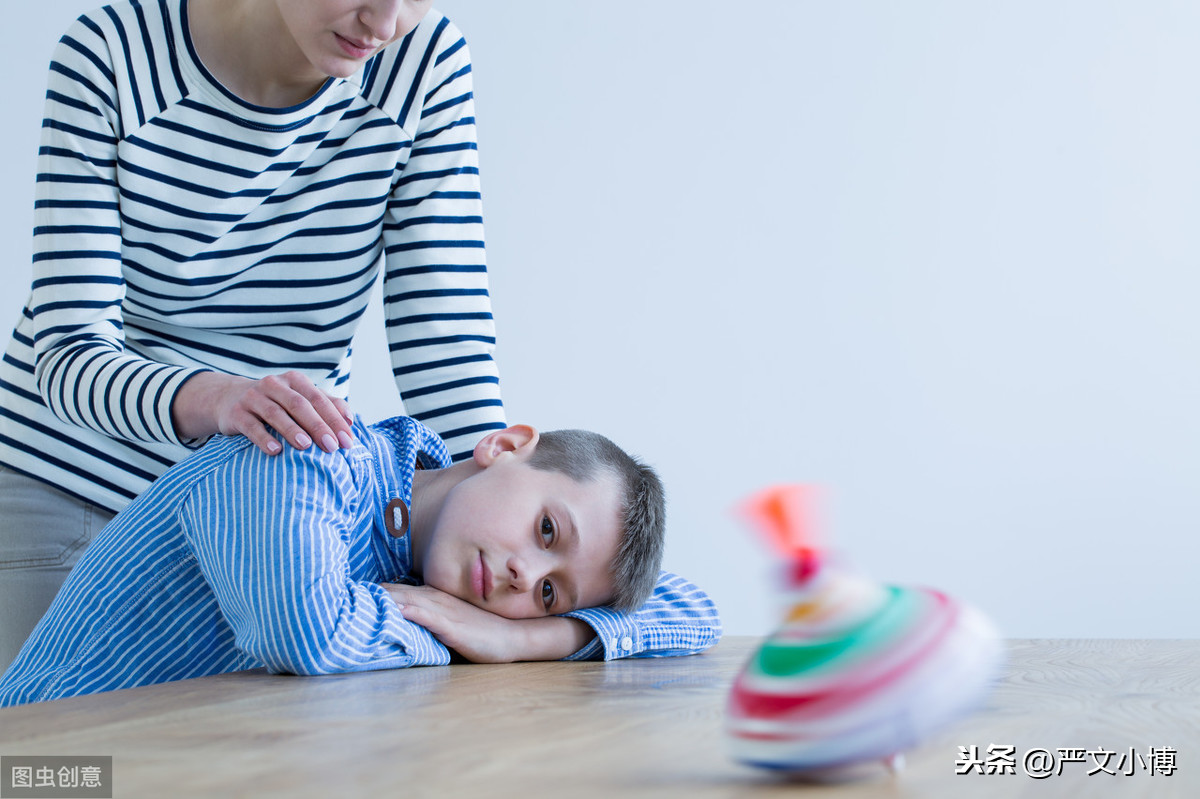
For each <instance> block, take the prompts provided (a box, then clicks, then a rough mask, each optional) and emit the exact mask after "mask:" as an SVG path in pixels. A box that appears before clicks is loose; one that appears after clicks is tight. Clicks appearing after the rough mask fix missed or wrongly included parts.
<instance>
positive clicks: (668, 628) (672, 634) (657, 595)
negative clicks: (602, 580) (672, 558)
mask: <svg viewBox="0 0 1200 799" xmlns="http://www.w3.org/2000/svg"><path fill="white" fill-rule="evenodd" d="M565 615H567V616H571V617H573V618H576V619H579V620H581V621H583V622H586V623H587V624H588V625H590V626H591V627H592V629H593V630H595V631H596V637H595V638H593V639H592V640H591V642H590V643H588V645H587V646H585V647H584V648H583V649H581V650H579V651H578V652H576V653H575V654H573V655H571V656H570V657H569V658H566V660H615V659H617V658H627V657H672V656H676V655H693V654H696V653H697V652H701V651H703V650H705V649H708V648H709V647H710V646H712V645H714V644H716V643H717V642H718V641H720V640H721V619H720V616H719V615H718V614H717V606H716V605H715V604H713V601H712V600H711V599H710V598H709V596H708V594H706V593H705V592H704V591H702V590H701V589H700V588H698V587H697V586H696V585H694V584H693V583H691V582H689V581H687V580H685V579H684V578H682V577H679V576H678V575H675V574H671V573H670V572H666V571H664V572H661V573H660V574H659V576H658V584H657V585H656V586H655V587H654V592H653V593H652V594H651V595H650V598H649V599H648V600H646V603H645V604H644V605H642V607H640V608H638V610H637V611H635V612H633V613H621V612H619V611H616V610H613V609H611V608H586V609H583V610H577V611H573V612H571V613H567V614H565Z"/></svg>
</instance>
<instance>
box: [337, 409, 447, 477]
mask: <svg viewBox="0 0 1200 799" xmlns="http://www.w3.org/2000/svg"><path fill="white" fill-rule="evenodd" d="M354 426H355V428H358V429H355V431H354V433H355V435H361V433H362V432H368V433H369V434H370V435H373V436H377V437H379V438H380V439H382V440H384V441H386V442H388V443H389V444H390V445H391V446H392V447H393V448H394V449H395V452H396V456H397V457H398V458H400V459H402V460H406V461H407V460H410V459H411V461H412V462H413V463H414V464H416V465H417V466H418V467H419V468H422V469H442V468H445V467H447V466H449V465H450V454H449V452H448V451H447V449H446V442H444V441H442V438H441V436H439V435H438V434H437V433H435V432H434V431H433V430H431V429H429V428H428V427H426V426H425V425H424V424H422V423H421V422H418V421H417V420H416V419H414V418H412V417H411V416H393V417H391V418H390V419H383V420H381V421H378V422H374V423H372V424H369V425H368V424H364V423H363V422H362V419H361V418H359V419H357V420H356V422H355V425H354Z"/></svg>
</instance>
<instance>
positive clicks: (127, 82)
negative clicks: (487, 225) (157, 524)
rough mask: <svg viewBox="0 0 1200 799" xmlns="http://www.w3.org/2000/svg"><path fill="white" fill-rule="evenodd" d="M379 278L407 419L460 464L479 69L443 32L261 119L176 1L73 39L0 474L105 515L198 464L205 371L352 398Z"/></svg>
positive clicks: (81, 29) (49, 126)
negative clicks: (184, 466) (354, 351)
mask: <svg viewBox="0 0 1200 799" xmlns="http://www.w3.org/2000/svg"><path fill="white" fill-rule="evenodd" d="M381 264H382V269H383V270H384V305H385V318H386V329H387V337H388V345H389V349H390V352H391V358H392V370H393V372H394V373H395V377H396V382H397V385H398V386H399V388H400V392H401V396H402V397H403V400H404V405H405V410H406V412H407V413H408V414H410V415H411V416H413V417H415V418H417V419H420V420H422V421H424V422H426V423H427V424H429V425H430V426H431V427H432V428H434V429H435V430H436V431H438V432H439V433H440V434H441V435H442V437H443V438H444V439H445V440H446V442H447V445H448V446H449V447H450V451H451V452H452V453H453V454H454V455H455V456H456V457H457V456H462V455H464V454H465V453H467V452H469V450H470V448H471V446H472V445H473V443H474V442H475V441H476V440H477V439H478V438H479V437H481V436H482V435H483V434H484V433H485V432H486V431H488V430H491V429H495V428H498V427H502V426H503V425H504V412H503V407H502V403H501V399H500V388H499V379H498V376H497V371H496V366H495V363H494V360H493V349H494V345H495V338H494V327H493V322H492V315H491V305H490V300H489V297H488V288H487V270H486V264H485V259H484V241H483V225H482V218H481V203H480V189H479V174H478V162H477V157H476V145H475V119H474V109H473V100H472V88H471V63H470V59H469V56H468V53H467V48H466V45H465V42H464V41H463V38H462V36H461V34H460V33H459V32H458V30H457V29H456V28H454V26H453V25H451V24H450V23H449V21H448V20H447V19H446V18H445V17H443V16H441V15H440V14H438V13H436V12H430V14H429V15H428V16H427V17H426V19H425V20H424V21H423V22H422V23H421V24H420V25H419V26H418V27H417V29H416V30H414V31H413V32H412V33H411V34H410V35H409V36H407V37H406V38H404V39H402V40H400V41H398V42H396V43H395V44H393V45H391V46H390V47H388V48H387V49H386V50H385V51H383V52H382V53H380V54H379V55H377V56H375V57H374V58H373V59H371V60H370V61H369V62H368V63H367V65H366V66H365V67H364V68H363V70H362V71H361V72H360V73H359V74H357V75H355V76H353V77H352V78H349V79H345V80H343V79H336V78H331V79H330V80H328V81H327V82H326V83H325V85H324V86H323V87H322V88H321V89H320V90H319V91H318V92H317V93H316V94H315V95H314V96H313V97H311V98H309V99H308V100H307V101H305V102H303V103H301V104H300V105H297V106H293V107H290V108H283V109H271V108H262V107H258V106H253V105H249V104H247V103H246V102H244V101H242V100H240V99H238V98H237V97H235V96H234V95H232V94H230V93H229V92H228V91H227V90H225V89H224V88H223V87H222V86H221V85H220V84H219V83H218V82H217V81H216V80H215V79H214V78H213V77H212V76H211V75H210V74H209V73H208V72H207V70H206V69H205V68H204V66H203V65H202V64H201V62H200V60H199V59H198V58H197V56H196V53H195V51H194V50H193V47H192V43H191V40H190V38H189V33H188V26H187V5H186V0H127V1H126V2H121V3H117V4H114V5H111V6H107V7H105V8H102V9H100V10H98V11H96V12H92V13H89V14H86V15H84V16H83V17H81V18H80V19H79V20H78V21H77V22H76V23H75V24H74V25H73V26H72V27H71V28H70V30H68V32H67V33H66V35H64V36H63V38H62V39H61V41H60V42H59V45H58V47H57V49H56V51H55V55H54V58H53V61H52V63H51V65H50V78H49V87H48V90H47V93H46V113H45V118H44V121H43V129H42V143H41V150H40V154H39V161H38V176H37V191H36V204H35V228H34V254H33V269H34V277H33V285H32V291H31V293H30V297H29V301H28V303H27V304H26V306H25V308H24V311H23V313H22V316H21V318H20V319H19V321H18V324H17V326H16V330H15V331H14V334H13V338H12V341H11V343H10V345H9V347H8V349H7V352H6V353H5V355H4V360H3V364H2V365H0V462H3V463H4V464H7V465H8V466H10V467H13V468H16V469H18V470H20V471H23V472H26V473H28V474H31V475H33V476H35V477H37V478H39V479H42V480H45V481H47V482H49V483H51V484H54V485H56V486H58V487H60V488H62V489H64V490H66V491H68V492H69V493H72V494H75V495H77V496H79V497H82V498H83V499H86V500H88V501H90V502H93V503H95V504H98V505H100V506H103V507H106V508H109V509H111V510H120V509H121V508H122V507H124V506H125V504H127V503H128V502H129V501H130V500H131V499H132V498H133V497H134V496H136V495H137V494H138V493H140V492H141V491H142V490H143V489H145V487H146V486H147V485H149V483H150V482H151V481H152V480H153V479H154V478H155V477H156V476H157V475H159V474H161V473H162V472H163V471H164V470H166V468H167V467H169V466H170V465H171V464H172V463H174V462H176V461H178V460H179V459H180V458H182V457H183V456H184V455H186V454H188V452H189V447H192V446H195V445H196V444H197V443H199V442H185V441H181V440H180V439H179V437H178V435H177V434H176V432H175V430H174V427H173V425H172V421H171V402H172V399H173V398H174V396H175V394H176V392H177V391H178V390H179V388H180V386H181V385H182V383H183V382H184V381H185V380H187V379H188V378H189V377H190V376H192V375H193V374H195V373H196V372H197V371H198V370H202V369H210V370H216V371H222V372H229V373H234V374H242V375H246V376H251V377H256V376H263V375H267V374H272V373H278V372H282V371H286V370H289V369H295V370H299V371H301V372H303V373H304V374H306V375H307V376H308V377H309V378H311V379H312V380H313V382H314V383H316V385H317V386H319V387H320V388H321V389H323V390H325V391H327V392H329V393H332V394H335V395H339V396H345V394H346V391H347V380H348V377H349V371H350V343H351V338H352V336H353V334H354V330H355V326H356V324H357V322H358V320H359V318H360V317H361V315H362V313H363V310H364V308H365V306H366V304H367V302H368V300H369V297H370V294H371V289H372V287H373V284H374V282H375V279H376V277H377V275H378V272H379V269H380V268H381Z"/></svg>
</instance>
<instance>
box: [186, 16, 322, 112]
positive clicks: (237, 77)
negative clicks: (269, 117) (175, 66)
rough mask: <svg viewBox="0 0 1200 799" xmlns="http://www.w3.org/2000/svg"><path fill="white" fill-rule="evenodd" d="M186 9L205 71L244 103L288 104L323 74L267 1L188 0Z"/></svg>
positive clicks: (308, 92)
mask: <svg viewBox="0 0 1200 799" xmlns="http://www.w3.org/2000/svg"><path fill="white" fill-rule="evenodd" d="M187 12H188V28H189V30H190V31H191V37H192V46H193V47H194V48H195V50H196V54H197V55H198V56H199V58H200V61H201V62H202V63H203V64H204V67H205V69H207V70H208V71H209V73H210V74H212V76H213V77H214V78H216V79H217V81H219V82H220V84H221V85H222V86H224V87H225V88H226V89H228V90H229V91H230V92H232V93H233V94H234V95H236V96H237V97H239V98H241V99H242V100H245V101H246V102H248V103H251V104H253V105H259V106H263V107H266V108H286V107H288V106H293V105H296V104H298V103H301V102H303V101H304V100H307V99H308V98H309V97H311V96H312V95H313V94H315V93H316V92H317V90H318V89H320V88H321V86H322V85H323V84H324V83H325V80H326V79H327V77H328V76H326V75H324V74H322V73H321V72H320V71H318V70H317V69H316V68H315V67H314V66H313V65H312V64H311V63H309V61H308V59H307V58H306V57H305V55H304V53H303V51H302V50H301V49H300V46H299V45H298V44H297V43H296V40H295V39H294V38H293V37H292V34H291V32H290V31H289V30H288V28H287V25H286V24H284V21H283V18H282V17H280V15H279V8H278V6H277V5H276V4H275V3H274V2H272V1H271V0H188V3H187Z"/></svg>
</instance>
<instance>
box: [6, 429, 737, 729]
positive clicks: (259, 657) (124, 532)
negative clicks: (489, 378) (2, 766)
mask: <svg viewBox="0 0 1200 799" xmlns="http://www.w3.org/2000/svg"><path fill="white" fill-rule="evenodd" d="M354 432H355V435H356V436H357V438H358V441H359V445H358V446H356V447H354V448H353V449H350V450H340V451H337V452H334V453H331V454H330V453H325V452H323V451H321V450H320V449H318V448H316V447H310V448H309V449H307V450H296V449H293V448H291V447H284V451H283V452H282V453H281V454H280V455H276V456H274V457H268V456H266V455H264V454H263V453H262V452H261V451H260V450H259V449H258V448H257V447H255V446H253V445H252V444H251V443H250V442H249V441H248V440H247V439H246V438H244V437H241V436H238V437H223V436H218V437H215V438H214V439H213V440H212V441H211V442H209V443H208V444H207V445H206V446H205V447H203V448H202V449H201V450H200V451H199V452H197V453H196V454H195V455H194V456H193V457H191V458H188V459H187V460H185V461H183V462H182V463H180V464H178V465H177V466H175V467H173V468H172V469H170V470H168V471H167V472H166V474H164V475H163V476H162V477H161V478H160V479H158V480H157V481H155V483H154V484H153V485H152V486H151V487H150V489H149V490H148V491H146V492H145V493H144V494H142V495H141V496H139V497H138V498H137V499H136V500H134V502H133V503H131V504H130V505H129V507H128V508H126V509H125V510H124V511H123V512H122V513H120V514H119V515H118V516H117V517H116V518H115V519H114V520H113V521H112V523H110V524H109V525H108V526H107V527H105V528H104V530H103V532H102V533H101V534H100V535H99V536H97V538H96V540H95V542H94V543H93V544H92V545H91V546H90V547H89V548H88V550H87V552H86V553H85V554H84V557H83V558H82V559H81V560H80V562H79V565H78V566H76V567H75V569H74V570H73V571H72V572H71V574H70V576H69V577H68V578H67V581H66V583H65V584H64V586H63V588H62V590H61V591H60V592H59V594H58V596H57V597H56V598H55V600H54V602H53V604H52V605H51V606H50V610H49V611H48V612H47V613H46V615H45V616H44V617H43V618H42V620H41V621H40V622H39V623H38V625H37V627H36V628H35V629H34V631H33V634H32V635H31V636H30V637H29V639H28V640H27V641H26V642H25V645H24V647H22V649H21V652H20V654H19V655H18V656H17V659H16V660H15V661H14V662H13V664H12V665H11V666H10V667H9V669H8V671H7V672H5V674H4V677H3V679H2V680H0V706H7V705H16V704H23V703H26V702H36V701H43V700H49V699H58V698H61V697H66V696H74V695H78V694H87V693H95V692H98V691H109V690H115V689H118V688H129V687H133V686H137V685H148V684H152V683H159V682H166V681H170V680H181V679H186V678H189V677H199V676H203V675H209V674H220V673H224V672H228V671H237V670H241V669H250V668H260V667H265V668H267V669H268V670H270V671H272V672H289V673H296V674H328V673H335V672H351V671H366V670H373V669H387V668H402V667H407V666H416V665H437V664H444V663H447V662H448V661H449V653H448V652H447V650H446V649H445V647H443V646H442V645H441V644H440V643H439V642H438V641H437V640H436V639H435V638H434V637H433V636H432V635H431V634H430V633H429V632H428V631H427V630H425V629H424V628H423V627H420V626H419V625H416V624H413V623H411V622H409V621H408V620H406V619H405V618H404V615H403V613H402V611H401V610H400V609H399V608H398V607H397V605H396V603H395V602H394V601H393V600H392V599H391V597H390V596H389V595H388V593H387V592H386V591H385V590H384V589H383V588H382V587H381V586H380V585H379V583H381V582H400V581H408V582H413V580H411V579H410V575H411V572H412V552H411V550H410V546H409V537H408V536H404V537H401V538H396V537H393V536H392V535H390V534H389V533H388V532H387V529H386V527H385V523H384V512H385V509H386V507H387V505H388V502H389V501H390V500H391V499H393V498H399V499H401V500H403V501H404V502H405V503H411V500H412V479H413V472H414V470H415V469H416V468H417V465H418V464H420V465H421V466H422V467H425V468H437V467H441V466H445V465H447V464H448V463H449V459H448V457H447V454H446V449H445V446H444V445H443V443H442V442H441V440H440V439H439V438H438V437H437V435H436V434H434V433H433V432H432V431H430V430H429V429H428V428H427V427H425V426H424V425H422V424H420V423H419V422H416V421H414V420H412V419H409V418H406V417H397V418H395V419H390V420H387V421H385V422H380V423H378V424H376V425H371V426H369V427H368V426H365V425H363V424H362V422H361V421H359V422H358V423H356V425H355V429H354ZM569 615H571V616H575V617H577V618H580V619H583V620H584V621H585V622H587V623H588V624H590V625H591V626H592V627H593V629H595V630H596V637H595V638H594V639H593V640H592V642H590V643H589V644H588V645H587V646H586V647H585V648H584V649H582V650H580V651H579V652H577V653H576V654H575V655H573V656H572V658H571V659H580V658H592V659H597V658H616V657H630V656H635V657H636V656H643V657H650V656H661V655H680V654H688V653H693V652H698V651H700V650H702V649H705V648H707V647H709V646H711V645H712V644H714V643H716V641H717V640H718V639H719V637H720V632H721V629H720V621H719V619H718V617H717V612H716V608H715V606H714V605H713V603H712V601H711V600H710V599H709V598H708V596H707V595H706V594H704V592H702V591H701V590H700V589H698V588H697V587H696V586H694V585H692V584H691V583H689V582H687V581H686V580H683V579H682V578H679V577H676V576H674V575H671V574H668V573H666V572H663V573H662V575H661V576H660V580H659V584H658V587H657V588H656V590H655V593H654V594H653V596H652V597H651V599H650V600H649V601H648V602H647V603H646V605H645V606H644V607H643V608H641V609H640V610H638V611H637V612H636V613H633V614H623V613H618V612H616V611H614V610H612V609H610V608H589V609H584V610H580V611H576V612H574V613H571V614H569Z"/></svg>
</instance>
